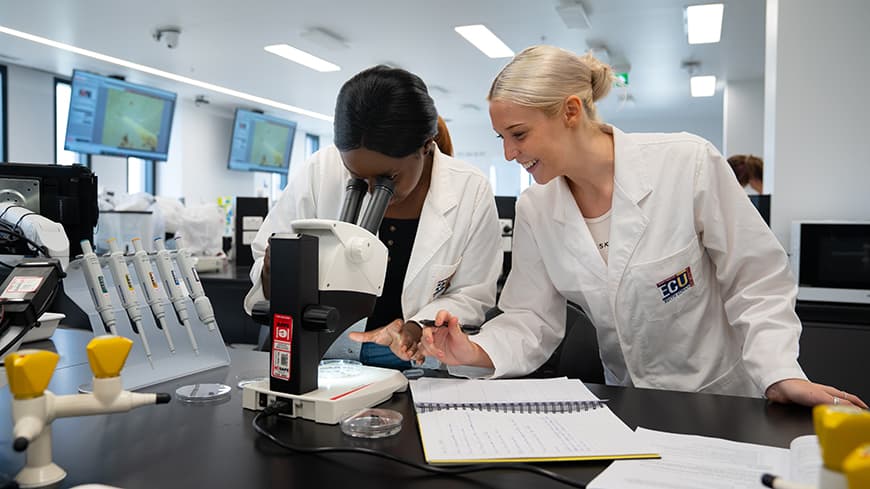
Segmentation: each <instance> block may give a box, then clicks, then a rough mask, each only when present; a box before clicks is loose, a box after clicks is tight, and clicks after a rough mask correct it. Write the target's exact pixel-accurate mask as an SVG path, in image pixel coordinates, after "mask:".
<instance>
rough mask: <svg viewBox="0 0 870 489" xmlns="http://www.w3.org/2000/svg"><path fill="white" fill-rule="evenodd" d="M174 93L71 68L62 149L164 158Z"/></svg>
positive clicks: (147, 158)
mask: <svg viewBox="0 0 870 489" xmlns="http://www.w3.org/2000/svg"><path fill="white" fill-rule="evenodd" d="M176 97H177V96H176V94H174V93H172V92H167V91H165V90H160V89H157V88H152V87H147V86H144V85H137V84H135V83H130V82H126V81H123V80H118V79H115V78H109V77H105V76H100V75H95V74H93V73H88V72H85V71H79V70H75V71H73V78H72V93H71V95H70V103H69V122H68V123H67V128H66V139H65V142H64V149H66V150H68V151H77V152H80V153H91V154H103V155H112V156H132V157H135V158H142V159H146V160H160V161H165V160H166V155H167V153H168V152H169V135H170V132H171V129H172V114H173V112H174V111H175V99H176Z"/></svg>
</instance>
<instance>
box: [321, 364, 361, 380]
mask: <svg viewBox="0 0 870 489" xmlns="http://www.w3.org/2000/svg"><path fill="white" fill-rule="evenodd" d="M361 370H362V363H360V362H358V361H357V360H345V359H335V360H322V361H321V362H320V367H319V368H318V369H317V372H318V374H319V378H321V379H335V378H340V377H353V376H355V375H359V373H360V371H361Z"/></svg>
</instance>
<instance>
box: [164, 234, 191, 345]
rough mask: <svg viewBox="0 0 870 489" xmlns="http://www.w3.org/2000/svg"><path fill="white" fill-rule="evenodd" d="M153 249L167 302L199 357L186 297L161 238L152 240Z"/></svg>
mask: <svg viewBox="0 0 870 489" xmlns="http://www.w3.org/2000/svg"><path fill="white" fill-rule="evenodd" d="M154 247H155V248H157V271H158V272H160V278H161V279H163V285H164V286H165V287H166V291H167V294H168V295H169V301H170V302H171V303H172V307H173V308H174V309H175V315H176V316H177V317H178V321H179V322H180V323H181V324H182V325H183V326H184V327H185V329H187V336H188V337H189V338H190V344H191V346H193V351H194V352H195V353H196V354H197V355H199V346H198V345H197V344H196V338H195V337H194V336H193V328H192V327H191V326H190V320H189V319H188V316H187V304H186V303H185V299H186V297H184V292H182V290H181V282H180V281H179V280H178V276H177V275H175V269H174V268H172V258H170V257H169V252H168V251H166V246H164V244H163V238H154Z"/></svg>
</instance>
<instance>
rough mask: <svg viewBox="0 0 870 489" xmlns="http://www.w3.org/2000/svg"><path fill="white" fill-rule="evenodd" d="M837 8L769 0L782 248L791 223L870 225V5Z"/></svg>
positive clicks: (770, 146) (769, 92) (770, 142)
mask: <svg viewBox="0 0 870 489" xmlns="http://www.w3.org/2000/svg"><path fill="white" fill-rule="evenodd" d="M835 5H836V7H834V6H832V5H831V4H829V3H826V2H818V1H816V0H788V1H782V0H768V11H767V30H768V31H772V32H775V33H776V35H775V36H768V39H767V50H766V60H765V79H766V86H765V94H764V96H765V103H766V105H767V108H768V109H769V110H766V111H765V130H766V131H765V153H764V156H765V161H766V165H765V166H772V167H773V168H772V171H773V172H774V183H775V188H773V190H772V193H773V199H772V203H771V227H772V228H773V230H774V232H775V233H776V235H777V237H779V238H780V240H781V241H782V242H783V243H784V244H787V243H788V241H787V240H788V239H789V226H790V222H791V221H792V220H794V219H806V218H811V219H870V191H868V182H870V137H868V135H867V128H868V123H867V120H868V119H867V117H868V114H870V99H868V98H867V97H866V95H865V94H864V90H863V85H864V81H865V80H867V79H870V56H867V46H870V30H868V29H867V20H868V19H870V2H867V1H866V0H838V1H837V2H836V3H835ZM768 99H770V100H768ZM770 128H772V130H769V129H770ZM765 180H767V175H765ZM765 183H767V182H765Z"/></svg>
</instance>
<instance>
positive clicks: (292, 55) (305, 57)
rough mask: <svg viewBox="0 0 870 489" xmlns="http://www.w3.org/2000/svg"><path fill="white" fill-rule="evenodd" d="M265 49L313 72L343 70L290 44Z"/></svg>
mask: <svg viewBox="0 0 870 489" xmlns="http://www.w3.org/2000/svg"><path fill="white" fill-rule="evenodd" d="M263 49H264V50H266V51H268V52H270V53H272V54H275V55H278V56H280V57H282V58H284V59H289V60H290V61H292V62H294V63H299V64H300V65H302V66H305V67H306V68H311V69H312V70H314V71H319V72H321V73H325V72H329V71H339V70H340V69H341V68H340V67H339V66H338V65H336V64H332V63H330V62H329V61H326V60H325V59H322V58H318V57H317V56H314V55H313V54H310V53H306V52H305V51H303V50H301V49H296V48H294V47H293V46H291V45H289V44H273V45H271V46H266V47H264V48H263Z"/></svg>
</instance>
